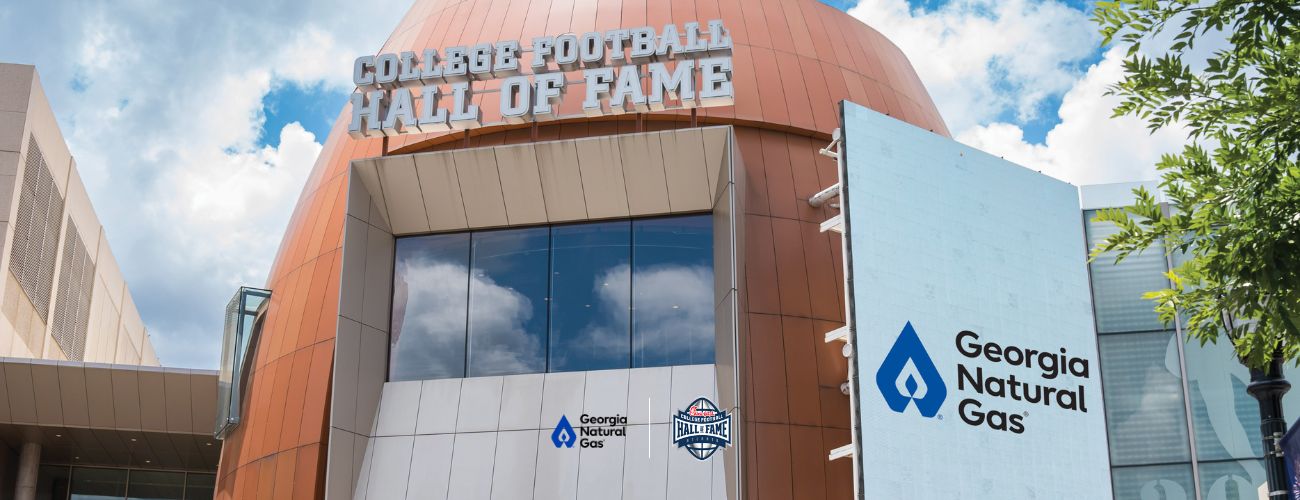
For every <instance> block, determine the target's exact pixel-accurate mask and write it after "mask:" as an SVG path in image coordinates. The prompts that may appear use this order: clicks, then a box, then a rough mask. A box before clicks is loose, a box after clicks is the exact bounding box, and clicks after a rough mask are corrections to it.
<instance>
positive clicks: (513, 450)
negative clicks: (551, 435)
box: [492, 430, 550, 500]
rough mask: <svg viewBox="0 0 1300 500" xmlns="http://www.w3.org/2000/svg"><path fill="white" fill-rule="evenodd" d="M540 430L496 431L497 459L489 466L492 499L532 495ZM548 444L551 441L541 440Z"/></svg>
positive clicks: (528, 496) (500, 499) (512, 499)
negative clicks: (490, 470)
mask: <svg viewBox="0 0 1300 500" xmlns="http://www.w3.org/2000/svg"><path fill="white" fill-rule="evenodd" d="M539 436H541V432H540V431H537V430H531V431H509V432H501V433H498V434H497V449H496V460H495V464H494V466H493V469H492V500H514V499H518V498H532V496H533V479H534V474H535V472H536V469H537V447H538V446H540V445H539V443H541V442H542V441H541V440H539V439H538V437H539ZM544 444H545V445H547V446H549V445H550V442H549V441H547V442H545V443H544Z"/></svg>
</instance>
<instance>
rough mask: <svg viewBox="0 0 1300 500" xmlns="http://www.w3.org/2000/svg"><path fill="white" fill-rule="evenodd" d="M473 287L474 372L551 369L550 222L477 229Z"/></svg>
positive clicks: (471, 368) (471, 342)
mask: <svg viewBox="0 0 1300 500" xmlns="http://www.w3.org/2000/svg"><path fill="white" fill-rule="evenodd" d="M471 247H472V250H471V253H472V256H471V257H470V262H471V266H472V268H471V272H470V287H469V297H470V298H469V376H471V377H478V376H485V375H510V374H516V373H539V372H544V371H546V310H547V307H546V303H547V275H548V274H549V273H548V270H547V267H548V265H549V256H548V254H549V247H550V230H549V229H548V228H545V227H535V228H526V229H506V230H500V231H483V232H477V233H474V236H473V238H472V241H471Z"/></svg>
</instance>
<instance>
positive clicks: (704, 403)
mask: <svg viewBox="0 0 1300 500" xmlns="http://www.w3.org/2000/svg"><path fill="white" fill-rule="evenodd" d="M731 428H732V427H731V414H730V413H728V412H727V411H726V410H722V409H719V408H718V407H717V405H715V404H713V402H712V401H709V400H708V398H702V397H701V398H696V399H695V401H692V402H691V404H690V406H688V407H687V408H686V409H685V410H678V411H677V413H675V414H673V444H675V445H677V447H678V448H686V451H689V452H691V456H694V457H695V458H696V459H697V460H708V459H709V457H711V456H713V453H714V452H716V451H718V450H720V449H723V448H726V447H727V446H730V445H731Z"/></svg>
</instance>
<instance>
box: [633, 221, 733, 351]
mask: <svg viewBox="0 0 1300 500" xmlns="http://www.w3.org/2000/svg"><path fill="white" fill-rule="evenodd" d="M713 306H714V301H713V231H712V227H711V220H710V219H709V218H708V217H693V218H690V219H649V220H641V221H636V222H634V223H633V224H632V366H635V367H643V366H668V365H680V364H698V363H712V362H713V359H714V353H713V349H714V345H713V344H714V342H713Z"/></svg>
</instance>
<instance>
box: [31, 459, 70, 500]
mask: <svg viewBox="0 0 1300 500" xmlns="http://www.w3.org/2000/svg"><path fill="white" fill-rule="evenodd" d="M71 475H72V471H71V470H69V469H68V468H67V467H65V466H62V465H42V466H41V467H40V469H39V470H38V471H37V473H36V498H52V499H55V500H63V499H64V498H68V479H69V476H71Z"/></svg>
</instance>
